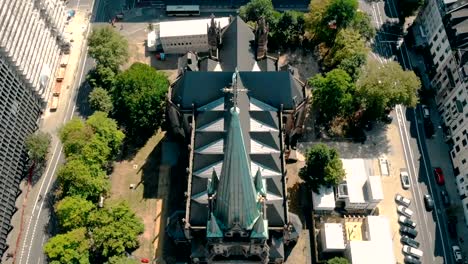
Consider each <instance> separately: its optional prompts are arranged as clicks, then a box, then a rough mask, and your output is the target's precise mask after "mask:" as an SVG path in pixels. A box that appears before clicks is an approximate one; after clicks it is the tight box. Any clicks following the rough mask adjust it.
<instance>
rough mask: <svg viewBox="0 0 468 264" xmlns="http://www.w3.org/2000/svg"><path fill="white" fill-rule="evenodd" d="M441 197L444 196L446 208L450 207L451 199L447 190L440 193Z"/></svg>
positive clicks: (443, 200)
mask: <svg viewBox="0 0 468 264" xmlns="http://www.w3.org/2000/svg"><path fill="white" fill-rule="evenodd" d="M440 196H442V202H443V203H444V205H445V206H446V207H448V206H450V198H449V196H448V193H447V192H446V191H445V190H442V191H440Z"/></svg>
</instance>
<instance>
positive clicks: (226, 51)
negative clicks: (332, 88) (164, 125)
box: [166, 17, 307, 263]
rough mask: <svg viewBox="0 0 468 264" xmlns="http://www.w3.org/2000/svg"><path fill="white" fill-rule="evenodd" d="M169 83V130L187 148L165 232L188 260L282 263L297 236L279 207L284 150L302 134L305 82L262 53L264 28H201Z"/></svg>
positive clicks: (238, 24) (234, 24) (283, 194)
mask: <svg viewBox="0 0 468 264" xmlns="http://www.w3.org/2000/svg"><path fill="white" fill-rule="evenodd" d="M207 32H208V43H209V45H210V50H209V54H208V55H207V56H205V57H201V56H199V54H195V53H187V54H186V55H185V56H183V57H181V58H180V60H179V68H180V75H179V77H178V78H177V79H176V80H175V82H174V83H173V84H172V85H171V87H170V91H169V95H168V108H167V114H166V115H167V117H168V120H169V121H170V125H171V132H172V133H173V134H175V135H178V136H179V137H180V138H182V139H183V140H185V142H187V144H188V148H189V150H190V155H189V162H188V164H189V165H188V168H187V174H188V176H187V177H188V180H187V182H188V184H187V191H186V208H185V211H184V212H183V213H180V214H178V215H174V216H173V217H172V218H171V219H170V220H169V223H168V227H167V232H168V234H169V235H170V236H171V237H172V238H173V239H174V241H175V242H176V243H186V244H187V245H189V248H191V255H190V257H191V261H192V263H234V262H235V263H283V262H284V261H285V259H286V257H287V256H286V252H287V250H286V249H287V247H291V246H293V245H294V243H295V241H297V239H298V234H299V232H300V231H301V229H302V226H301V223H300V221H299V220H298V217H297V216H296V215H294V214H292V213H290V212H289V210H288V200H287V198H288V193H287V188H286V182H287V177H286V169H285V160H286V157H285V156H286V153H287V152H288V151H289V150H290V149H291V148H295V142H296V141H297V138H298V137H299V136H300V135H301V134H302V131H303V123H304V118H305V112H306V108H307V97H306V94H305V89H306V87H305V84H304V83H303V82H301V81H300V80H299V79H298V78H297V77H295V76H294V74H293V73H292V72H291V71H290V70H286V71H280V68H279V65H278V59H277V58H273V57H270V56H268V55H267V43H268V25H267V24H266V23H265V20H264V19H260V20H259V21H258V22H257V24H256V26H255V28H252V27H250V26H249V25H247V24H246V23H245V22H244V21H242V19H241V18H239V17H235V18H230V22H229V24H228V25H227V26H226V27H224V28H220V27H219V24H217V23H215V22H214V17H212V22H211V25H209V26H208V28H207Z"/></svg>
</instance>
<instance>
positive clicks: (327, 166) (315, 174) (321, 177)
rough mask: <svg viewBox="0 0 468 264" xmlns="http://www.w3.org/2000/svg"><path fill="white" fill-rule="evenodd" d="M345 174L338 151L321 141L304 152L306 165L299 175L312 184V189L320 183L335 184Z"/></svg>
mask: <svg viewBox="0 0 468 264" xmlns="http://www.w3.org/2000/svg"><path fill="white" fill-rule="evenodd" d="M345 175H346V172H345V170H344V169H343V163H342V162H341V160H340V157H339V155H338V152H337V150H336V149H334V148H330V147H328V146H327V145H325V144H323V143H319V144H316V145H314V146H313V147H311V148H310V149H309V150H308V151H307V153H306V165H305V166H304V167H303V168H301V170H300V171H299V176H300V177H301V178H302V179H304V180H305V181H306V182H307V183H309V185H311V186H312V188H313V190H314V191H317V190H318V187H319V186H320V185H326V186H336V185H338V184H340V183H341V182H342V181H343V179H344V177H345Z"/></svg>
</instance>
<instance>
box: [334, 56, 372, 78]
mask: <svg viewBox="0 0 468 264" xmlns="http://www.w3.org/2000/svg"><path fill="white" fill-rule="evenodd" d="M366 61H367V55H366V54H364V53H356V54H354V55H352V56H351V57H348V58H345V59H343V60H342V61H341V62H340V64H339V65H338V69H342V70H343V71H345V72H346V73H347V74H348V75H349V76H351V78H352V79H353V81H356V80H357V79H358V78H359V75H360V74H361V68H362V67H363V65H365V64H366Z"/></svg>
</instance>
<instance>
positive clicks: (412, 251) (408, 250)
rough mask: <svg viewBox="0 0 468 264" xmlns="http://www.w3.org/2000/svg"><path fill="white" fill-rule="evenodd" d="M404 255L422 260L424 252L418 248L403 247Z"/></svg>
mask: <svg viewBox="0 0 468 264" xmlns="http://www.w3.org/2000/svg"><path fill="white" fill-rule="evenodd" d="M403 253H405V254H408V255H411V256H413V257H416V258H422V256H423V252H422V251H421V250H419V249H417V248H414V247H410V246H408V245H404V246H403Z"/></svg>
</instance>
